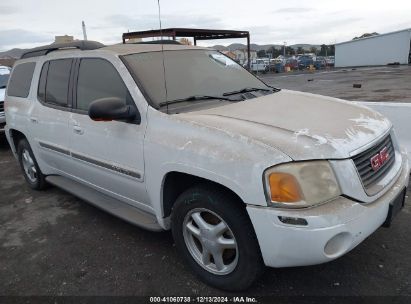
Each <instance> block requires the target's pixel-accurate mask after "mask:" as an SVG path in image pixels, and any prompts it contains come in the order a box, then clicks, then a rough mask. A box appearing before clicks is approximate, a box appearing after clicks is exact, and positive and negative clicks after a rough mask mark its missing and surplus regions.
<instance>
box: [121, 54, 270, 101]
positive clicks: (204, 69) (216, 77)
mask: <svg viewBox="0 0 411 304" xmlns="http://www.w3.org/2000/svg"><path fill="white" fill-rule="evenodd" d="M124 58H125V60H126V62H127V63H128V66H129V68H130V69H131V72H132V74H134V77H136V78H137V80H138V81H139V83H140V84H141V85H142V86H143V89H144V91H145V93H146V94H147V95H148V97H149V98H150V100H151V102H152V105H153V106H154V107H156V108H159V106H160V104H162V103H164V102H165V101H166V94H165V88H166V86H165V84H164V77H163V75H164V69H165V80H166V85H167V101H173V100H178V99H184V98H187V97H190V96H223V94H224V93H227V92H232V91H236V90H241V89H244V88H247V87H251V88H262V89H267V88H268V87H267V86H266V85H265V84H264V83H263V82H262V81H260V80H259V79H258V78H256V77H254V76H253V75H252V74H250V73H249V72H247V71H246V70H245V69H243V68H242V67H241V66H240V65H238V64H237V63H236V62H235V61H233V60H231V59H230V58H228V57H227V56H225V55H223V54H221V53H219V52H217V51H211V50H182V51H164V67H163V54H162V52H148V53H138V54H131V55H126V56H124Z"/></svg>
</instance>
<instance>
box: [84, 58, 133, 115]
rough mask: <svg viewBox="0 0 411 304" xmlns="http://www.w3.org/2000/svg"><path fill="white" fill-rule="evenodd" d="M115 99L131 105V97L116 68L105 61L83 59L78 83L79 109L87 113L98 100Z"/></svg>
mask: <svg viewBox="0 0 411 304" xmlns="http://www.w3.org/2000/svg"><path fill="white" fill-rule="evenodd" d="M108 97H115V98H120V99H121V100H122V101H124V104H130V103H131V96H130V94H129V92H128V90H127V88H126V86H125V84H124V82H123V80H122V79H121V77H120V75H119V74H118V73H117V71H116V69H115V68H114V66H113V65H112V64H111V63H110V62H108V61H106V60H103V59H82V60H81V62H80V69H79V75H78V83H77V109H79V110H85V111H87V110H88V108H89V106H90V103H91V102H93V101H94V100H96V99H100V98H108Z"/></svg>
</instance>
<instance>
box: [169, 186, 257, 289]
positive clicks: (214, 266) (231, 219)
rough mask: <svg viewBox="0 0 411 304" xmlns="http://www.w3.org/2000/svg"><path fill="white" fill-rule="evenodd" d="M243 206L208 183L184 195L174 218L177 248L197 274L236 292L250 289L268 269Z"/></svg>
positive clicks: (213, 284)
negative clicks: (265, 268) (265, 266)
mask: <svg viewBox="0 0 411 304" xmlns="http://www.w3.org/2000/svg"><path fill="white" fill-rule="evenodd" d="M240 204H243V202H238V198H236V197H235V196H234V195H232V194H230V193H228V192H225V191H222V190H220V189H219V188H218V187H216V186H211V185H207V184H204V185H198V186H194V187H193V188H190V189H188V190H186V191H185V192H184V193H182V194H181V195H180V196H179V197H178V198H177V201H176V202H175V204H174V207H173V211H172V215H171V228H172V233H173V237H174V241H175V243H176V247H177V249H178V250H179V252H180V253H181V254H182V256H183V258H184V259H185V260H186V261H187V262H188V264H189V265H190V266H191V268H192V269H193V271H194V273H195V274H196V275H197V276H198V277H199V278H200V279H201V280H202V281H204V282H205V283H207V284H208V285H211V286H214V287H217V288H220V289H224V290H230V291H239V290H244V289H247V288H248V287H249V286H251V285H252V284H253V282H254V281H255V280H256V279H257V278H258V277H259V276H260V274H262V272H263V270H264V264H263V260H262V257H261V253H260V248H259V245H258V241H257V237H256V235H255V232H254V228H253V226H252V224H251V221H250V219H249V217H248V214H247V212H246V210H245V205H244V204H243V205H240ZM201 219H202V220H203V222H205V224H204V223H203V222H202V221H201ZM224 225H225V226H226V228H224ZM188 227H189V228H188ZM200 227H202V228H200ZM220 228H221V229H220ZM213 229H214V230H213ZM217 229H218V230H219V232H218V233H217V232H216V231H218V230H217ZM213 231H214V232H213ZM222 246H224V247H226V249H221V247H222ZM203 253H204V254H203ZM204 257H205V258H204Z"/></svg>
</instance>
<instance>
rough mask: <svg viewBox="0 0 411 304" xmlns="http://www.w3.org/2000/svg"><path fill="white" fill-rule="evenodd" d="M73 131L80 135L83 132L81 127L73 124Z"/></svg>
mask: <svg viewBox="0 0 411 304" xmlns="http://www.w3.org/2000/svg"><path fill="white" fill-rule="evenodd" d="M73 131H74V133H76V134H79V135H82V134H83V133H84V130H83V128H81V127H79V126H73Z"/></svg>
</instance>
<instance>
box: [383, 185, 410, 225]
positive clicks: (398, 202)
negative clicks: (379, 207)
mask: <svg viewBox="0 0 411 304" xmlns="http://www.w3.org/2000/svg"><path fill="white" fill-rule="evenodd" d="M406 193H407V188H404V189H403V190H402V191H401V192H400V193H399V194H398V195H397V197H396V198H395V199H394V200H393V201H391V203H390V207H389V209H388V214H387V219H386V220H385V222H384V224H382V226H383V227H390V226H391V223H392V220H393V218H394V217H395V216H396V215H397V214H398V212H400V211H401V209H402V208H403V207H404V203H405V194H406Z"/></svg>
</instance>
